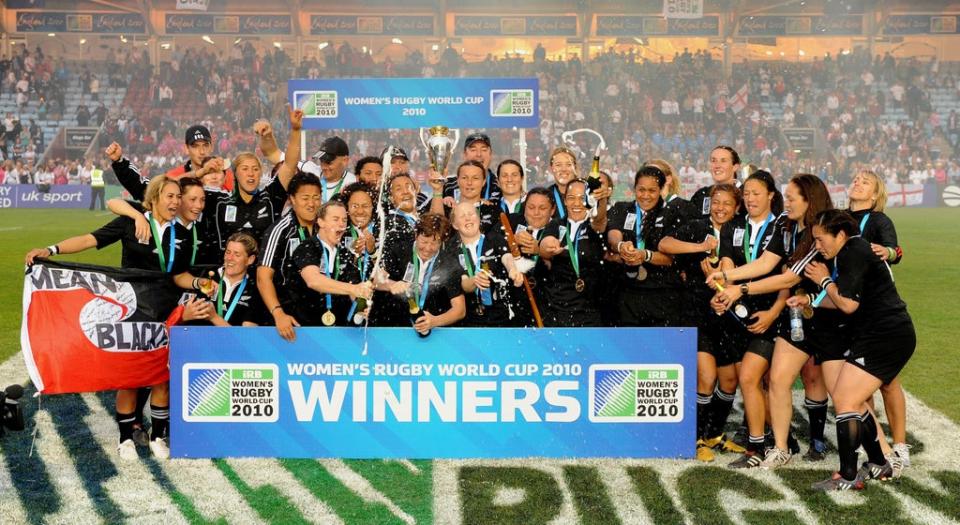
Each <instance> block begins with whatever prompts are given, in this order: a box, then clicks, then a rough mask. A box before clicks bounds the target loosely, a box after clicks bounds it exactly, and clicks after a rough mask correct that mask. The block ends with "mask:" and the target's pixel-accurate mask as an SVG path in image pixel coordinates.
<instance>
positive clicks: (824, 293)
mask: <svg viewBox="0 0 960 525" xmlns="http://www.w3.org/2000/svg"><path fill="white" fill-rule="evenodd" d="M839 275H840V269H839V268H838V267H837V261H836V258H834V261H833V271H832V272H830V278H831V279H833V280H834V281H836V280H837V277H838V276H839ZM826 297H827V289H826V288H824V289H823V290H820V293H818V294H817V297H816V298H814V300H813V301H812V302H811V303H810V306H812V307H814V308H817V307H819V306H820V303H822V302H823V300H824V298H826Z"/></svg>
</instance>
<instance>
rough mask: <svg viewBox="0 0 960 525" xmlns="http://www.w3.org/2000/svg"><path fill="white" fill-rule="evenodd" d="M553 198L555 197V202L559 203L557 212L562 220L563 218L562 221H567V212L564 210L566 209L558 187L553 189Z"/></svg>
mask: <svg viewBox="0 0 960 525" xmlns="http://www.w3.org/2000/svg"><path fill="white" fill-rule="evenodd" d="M553 196H554V198H555V200H556V201H557V211H559V212H560V218H561V219H566V218H567V210H566V209H564V207H563V199H562V198H561V197H560V190H558V189H557V187H556V186H554V187H553Z"/></svg>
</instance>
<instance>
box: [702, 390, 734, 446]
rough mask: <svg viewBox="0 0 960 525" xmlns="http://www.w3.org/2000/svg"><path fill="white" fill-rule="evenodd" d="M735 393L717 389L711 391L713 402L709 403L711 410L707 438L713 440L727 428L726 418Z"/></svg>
mask: <svg viewBox="0 0 960 525" xmlns="http://www.w3.org/2000/svg"><path fill="white" fill-rule="evenodd" d="M735 394H736V392H733V393H727V392H724V391H723V390H720V389H719V388H717V389H716V390H714V391H713V401H712V402H711V403H710V404H711V405H712V407H713V409H712V410H711V411H710V428H708V429H707V430H709V431H710V433H709V434H707V437H708V438H715V437H717V436H721V435H723V430H724V427H726V426H727V418H728V417H730V409H731V408H733V396H734V395H735Z"/></svg>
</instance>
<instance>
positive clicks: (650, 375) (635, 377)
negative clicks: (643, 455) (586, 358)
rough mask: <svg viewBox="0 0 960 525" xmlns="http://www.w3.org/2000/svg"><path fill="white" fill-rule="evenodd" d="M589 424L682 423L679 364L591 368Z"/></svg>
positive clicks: (681, 372)
mask: <svg viewBox="0 0 960 525" xmlns="http://www.w3.org/2000/svg"><path fill="white" fill-rule="evenodd" d="M589 374H590V399H589V401H590V421H591V422H593V423H676V422H679V421H682V420H683V367H682V366H680V365H638V364H623V365H591V366H590V369H589Z"/></svg>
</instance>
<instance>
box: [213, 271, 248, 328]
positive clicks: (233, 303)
mask: <svg viewBox="0 0 960 525" xmlns="http://www.w3.org/2000/svg"><path fill="white" fill-rule="evenodd" d="M224 271H226V270H224ZM247 277H248V276H247V275H244V276H243V280H242V281H240V286H239V287H237V289H236V290H235V291H234V292H233V298H232V299H230V306H228V307H227V313H226V314H224V313H223V295H224V293H225V292H224V291H223V289H224V286H223V280H224V276H222V275H221V276H220V286H218V287H217V315H219V316H220V317H223V320H224V321H228V322H229V321H230V316H231V315H233V310H234V308H236V307H237V303H238V302H240V296H242V295H243V290H244V288H246V287H247Z"/></svg>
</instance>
